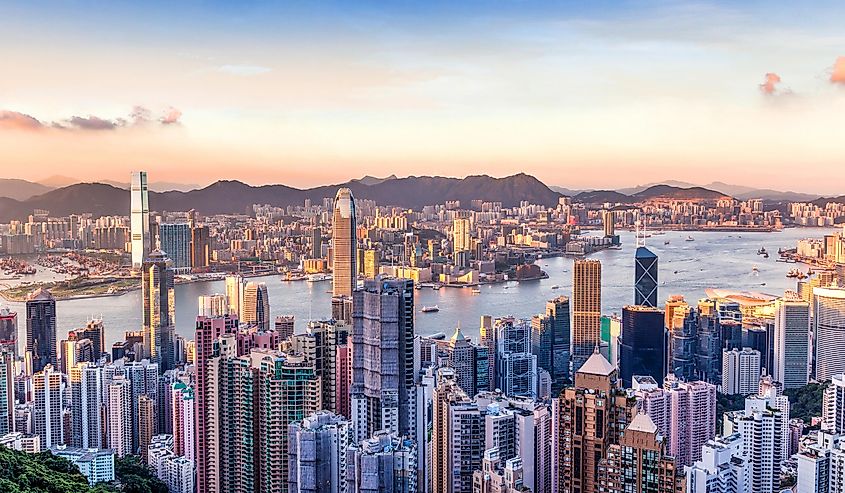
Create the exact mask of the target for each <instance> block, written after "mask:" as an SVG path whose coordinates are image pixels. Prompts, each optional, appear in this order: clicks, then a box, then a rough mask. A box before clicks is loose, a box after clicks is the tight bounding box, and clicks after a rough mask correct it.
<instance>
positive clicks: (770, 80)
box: [760, 72, 780, 96]
mask: <svg viewBox="0 0 845 493" xmlns="http://www.w3.org/2000/svg"><path fill="white" fill-rule="evenodd" d="M778 84H780V76H779V75H778V74H775V73H773V72H769V73H768V74H766V79H765V82H763V83H762V84H760V91H761V92H762V93H763V94H765V95H767V96H771V95H774V94H776V93H777V92H778V88H777V85H778Z"/></svg>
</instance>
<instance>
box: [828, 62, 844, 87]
mask: <svg viewBox="0 0 845 493" xmlns="http://www.w3.org/2000/svg"><path fill="white" fill-rule="evenodd" d="M830 82H832V83H834V84H845V56H841V57H839V58H837V59H836V63H834V64H833V72H831V73H830Z"/></svg>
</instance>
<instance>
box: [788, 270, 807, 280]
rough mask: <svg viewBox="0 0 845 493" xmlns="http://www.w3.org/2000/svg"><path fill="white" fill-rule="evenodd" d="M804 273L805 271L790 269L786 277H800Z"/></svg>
mask: <svg viewBox="0 0 845 493" xmlns="http://www.w3.org/2000/svg"><path fill="white" fill-rule="evenodd" d="M803 275H804V273H803V272H801V271H800V270H798V269H790V271H789V272H787V273H786V277H789V278H800V277H801V276H803Z"/></svg>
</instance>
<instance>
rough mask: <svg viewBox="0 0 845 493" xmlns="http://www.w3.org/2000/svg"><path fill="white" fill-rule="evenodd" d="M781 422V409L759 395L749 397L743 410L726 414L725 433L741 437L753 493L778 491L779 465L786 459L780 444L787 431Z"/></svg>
mask: <svg viewBox="0 0 845 493" xmlns="http://www.w3.org/2000/svg"><path fill="white" fill-rule="evenodd" d="M786 420H787V421H788V416H787V418H786ZM783 421H784V420H783V415H782V413H781V411H780V410H778V409H777V408H775V407H774V406H771V405H770V402H769V400H768V399H765V398H761V397H755V398H751V397H749V398H747V399H745V410H743V411H734V412H730V413H727V414H726V415H725V422H724V428H725V429H724V434H725V435H731V434H733V433H739V435H740V436H741V437H742V446H741V447H742V448H741V450H742V455H743V456H745V457H747V458H749V461H748V464H749V468H750V473H751V474H750V477H751V491H752V492H760V493H764V492H766V493H767V492H770V491H771V492H774V491H778V487H779V483H780V470H781V464H782V463H783V461H784V460H785V459H786V457H784V455H783V448H782V447H781V443H782V442H783V437H784V436H785V434H786V430H784V423H783Z"/></svg>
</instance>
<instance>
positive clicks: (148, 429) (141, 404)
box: [138, 394, 156, 462]
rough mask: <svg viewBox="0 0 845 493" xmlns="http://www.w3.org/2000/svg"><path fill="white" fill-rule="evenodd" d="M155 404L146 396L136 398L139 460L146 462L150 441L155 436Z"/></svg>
mask: <svg viewBox="0 0 845 493" xmlns="http://www.w3.org/2000/svg"><path fill="white" fill-rule="evenodd" d="M155 423H156V415H155V402H154V401H153V400H152V399H151V398H150V396H148V395H146V394H145V395H142V396H140V397H139V398H138V443H139V445H140V449H141V460H143V461H144V462H147V449H148V448H149V446H150V440H151V439H152V438H153V435H155V428H156V426H155Z"/></svg>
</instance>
